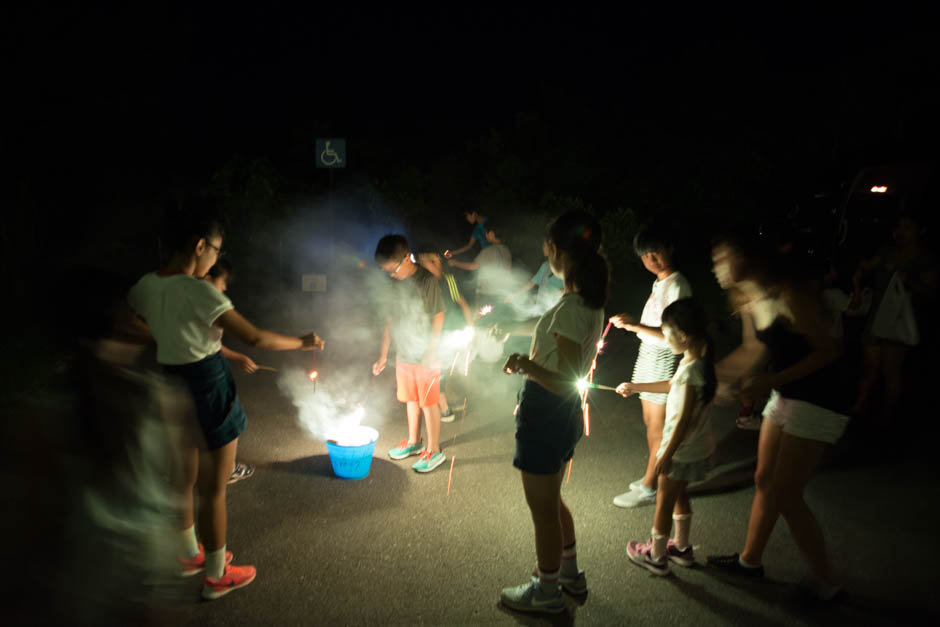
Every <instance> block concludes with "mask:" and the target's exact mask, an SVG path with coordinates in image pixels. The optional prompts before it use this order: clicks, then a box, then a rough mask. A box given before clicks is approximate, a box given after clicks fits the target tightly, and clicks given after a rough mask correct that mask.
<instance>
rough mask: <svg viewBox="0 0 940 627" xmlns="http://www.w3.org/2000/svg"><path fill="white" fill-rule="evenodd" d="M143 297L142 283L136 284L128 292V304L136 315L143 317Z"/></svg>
mask: <svg viewBox="0 0 940 627" xmlns="http://www.w3.org/2000/svg"><path fill="white" fill-rule="evenodd" d="M141 297H142V289H141V287H140V281H137V283H134V286H133V287H132V288H131V289H130V290H129V291H128V292H127V304H128V305H130V308H131V309H133V310H134V312H135V313H137V314H139V315H141V316H143V315H144V303H143V299H142V298H141Z"/></svg>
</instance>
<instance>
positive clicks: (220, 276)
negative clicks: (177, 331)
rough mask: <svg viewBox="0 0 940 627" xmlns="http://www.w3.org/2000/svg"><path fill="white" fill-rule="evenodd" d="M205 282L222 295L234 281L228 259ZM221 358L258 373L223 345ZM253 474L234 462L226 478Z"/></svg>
mask: <svg viewBox="0 0 940 627" xmlns="http://www.w3.org/2000/svg"><path fill="white" fill-rule="evenodd" d="M204 278H205V280H206V281H208V282H209V283H211V284H212V285H214V286H215V289H217V290H219V291H220V292H222V293H225V292H227V291H228V286H229V284H230V283H231V282H232V281H233V280H234V279H235V269H234V268H233V267H232V262H230V261H229V260H228V259H219V260H218V261H216V262H215V265H214V266H212V267H211V268H209V272H207V273H206V276H205V277H204ZM212 332H213V333H217V334H218V336H219V339H220V340H221V338H222V329H220V328H213V329H212ZM222 356H223V357H225V358H226V359H228V360H229V361H231V362H232V363H237V364H239V365H240V366H241V367H242V370H244V371H245V372H247V373H248V374H252V373H254V372H257V371H258V364H256V363H255V362H254V360H252V358H251V357H249V356H248V355H245V354H244V353H239V352H238V351H234V350H232V349H230V348H228V347H227V346H225V344H223V345H222ZM253 474H255V467H254V466H253V465H252V464H248V463H245V462H240V461H238V460H236V461H235V466H234V467H233V468H232V474H231V476H230V477H229V478H228V482H229V484H232V483H235V482H237V481H241V480H242V479H247V478H248V477H250V476H251V475H253Z"/></svg>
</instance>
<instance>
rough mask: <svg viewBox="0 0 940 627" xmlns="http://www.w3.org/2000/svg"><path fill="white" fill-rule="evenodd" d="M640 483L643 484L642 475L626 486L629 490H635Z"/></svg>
mask: <svg viewBox="0 0 940 627" xmlns="http://www.w3.org/2000/svg"><path fill="white" fill-rule="evenodd" d="M641 485H643V477H640V478H639V479H637V480H635V481H631V482H630V485H628V486H627V488H629V489H630V490H636V489H637V488H639V487H640V486H641Z"/></svg>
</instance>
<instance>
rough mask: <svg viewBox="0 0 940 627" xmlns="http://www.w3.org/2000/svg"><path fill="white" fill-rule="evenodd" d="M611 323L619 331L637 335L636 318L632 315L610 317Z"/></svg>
mask: <svg viewBox="0 0 940 627" xmlns="http://www.w3.org/2000/svg"><path fill="white" fill-rule="evenodd" d="M610 323H611V324H612V325H614V326H615V327H617V328H618V329H623V330H624V331H630V332H631V333H636V325H637V321H636V318H634V317H633V316H631V315H630V314H625V313H622V314H618V315H616V316H611V317H610Z"/></svg>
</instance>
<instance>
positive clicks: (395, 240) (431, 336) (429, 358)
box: [372, 235, 444, 473]
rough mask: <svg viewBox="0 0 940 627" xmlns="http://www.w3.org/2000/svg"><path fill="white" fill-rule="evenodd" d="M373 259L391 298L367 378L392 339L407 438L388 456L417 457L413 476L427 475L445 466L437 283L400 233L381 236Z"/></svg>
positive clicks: (441, 316) (383, 357) (382, 366)
mask: <svg viewBox="0 0 940 627" xmlns="http://www.w3.org/2000/svg"><path fill="white" fill-rule="evenodd" d="M375 261H376V263H378V264H379V267H380V268H382V270H383V271H384V272H386V273H387V274H388V275H389V276H390V277H392V278H393V279H395V280H394V281H393V282H392V285H391V291H392V294H391V298H390V299H389V302H388V304H387V306H386V318H385V328H384V330H383V332H382V347H381V352H380V353H379V359H378V361H376V362H375V364H373V366H372V374H373V375H378V374H379V373H380V372H382V371H383V370H384V369H385V364H386V362H387V360H388V348H389V344H390V343H391V340H393V339H394V340H395V351H396V361H395V381H396V385H397V387H398V392H397V397H398V401H399V402H401V403H405V407H406V411H407V415H408V437H407V438H406V439H403V440H402V441H401V442H399V443H398V446H396V447H395V448H393V449H391V450H390V451H389V452H388V456H389V457H391V458H392V459H405V458H407V457H411V456H412V455H418V461H417V462H416V463H415V464H414V465H413V466H412V468H413V469H414V470H415V471H417V472H421V473H424V472H431V471H432V470H434V469H435V468H437V467H438V466H440V465H441V464H442V463H444V452H443V451H441V442H440V436H441V410H440V409H439V408H438V406H437V404H438V401H439V400H440V390H441V362H440V361H438V355H437V348H438V343H439V341H440V338H441V330H442V329H443V327H444V299H443V297H442V296H441V287H440V282H439V281H438V280H437V278H436V277H435V276H434V275H433V274H431V273H430V272H428V271H427V270H426V269H424V268H423V267H421V266H420V265H418V264H417V263H416V258H415V256H414V255H412V254H411V251H410V250H409V248H408V240H406V239H405V238H404V237H403V236H401V235H386V236H385V237H383V238H382V239H380V240H379V243H378V245H377V246H376V247H375ZM422 414H424V422H425V427H426V429H427V432H428V444H427V446H426V447H425V446H424V445H423V443H422V441H421V415H422Z"/></svg>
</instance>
